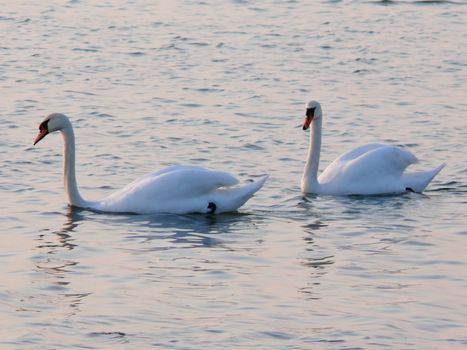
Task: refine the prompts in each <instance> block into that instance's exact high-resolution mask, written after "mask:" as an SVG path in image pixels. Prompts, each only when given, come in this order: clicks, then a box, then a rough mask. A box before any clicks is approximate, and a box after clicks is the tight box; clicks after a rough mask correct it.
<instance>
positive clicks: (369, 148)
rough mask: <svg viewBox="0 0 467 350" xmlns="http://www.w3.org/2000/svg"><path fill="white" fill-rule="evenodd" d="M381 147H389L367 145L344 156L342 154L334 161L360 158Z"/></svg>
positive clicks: (376, 144)
mask: <svg viewBox="0 0 467 350" xmlns="http://www.w3.org/2000/svg"><path fill="white" fill-rule="evenodd" d="M381 147H388V146H387V145H384V144H382V143H367V144H366V145H361V146H358V147H355V148H354V149H352V150H350V151H348V152H345V153H344V154H341V155H340V156H339V157H337V158H336V159H335V160H334V162H341V161H347V160H351V159H355V158H358V157H360V156H361V155H362V154H365V153H367V152H369V151H372V150H374V149H377V148H381Z"/></svg>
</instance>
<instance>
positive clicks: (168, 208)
mask: <svg viewBox="0 0 467 350" xmlns="http://www.w3.org/2000/svg"><path fill="white" fill-rule="evenodd" d="M54 131H60V132H61V134H62V136H63V141H64V180H65V192H66V194H67V196H68V203H69V204H70V205H71V206H75V207H80V208H87V209H92V210H96V211H101V212H114V213H135V214H149V213H173V214H188V213H208V214H209V213H223V212H230V211H235V210H237V209H238V208H239V207H241V206H242V205H243V204H244V203H245V202H246V201H247V200H248V199H250V198H251V197H252V196H253V194H254V193H255V192H256V191H258V190H259V189H260V188H261V187H262V186H263V184H264V183H265V182H266V180H267V178H268V176H267V175H265V176H263V177H261V178H260V179H259V180H257V181H256V182H252V183H249V184H246V185H244V186H236V187H232V186H235V185H237V184H238V180H237V179H236V178H234V177H233V176H232V175H230V174H228V173H226V172H223V171H213V170H208V169H204V168H201V167H198V166H183V165H173V166H169V167H167V168H164V169H162V170H159V171H156V172H153V173H150V174H148V175H146V176H143V177H141V178H139V179H137V180H135V181H133V182H132V183H130V184H128V185H127V186H126V187H124V188H122V189H121V190H119V191H117V192H115V193H113V194H111V195H109V196H108V197H105V198H104V199H102V200H99V201H88V200H86V199H84V198H83V197H82V196H81V195H80V193H79V190H78V184H77V182H76V175H75V137H74V133H73V127H72V125H71V122H70V120H69V119H68V117H67V116H66V115H64V114H61V113H53V114H50V115H48V116H47V117H45V118H44V120H43V121H42V122H41V123H40V125H39V134H38V135H37V137H36V139H35V140H34V145H36V144H37V143H38V142H39V141H40V140H42V139H43V138H44V137H45V136H47V135H48V134H49V133H52V132H54Z"/></svg>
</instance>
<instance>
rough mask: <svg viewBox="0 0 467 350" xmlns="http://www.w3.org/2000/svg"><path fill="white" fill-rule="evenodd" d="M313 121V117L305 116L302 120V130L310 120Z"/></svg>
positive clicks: (305, 128) (308, 124) (306, 127)
mask: <svg viewBox="0 0 467 350" xmlns="http://www.w3.org/2000/svg"><path fill="white" fill-rule="evenodd" d="M312 121H313V117H310V116H306V117H305V120H304V121H303V127H302V129H303V130H307V129H308V128H309V127H310V124H311V122H312Z"/></svg>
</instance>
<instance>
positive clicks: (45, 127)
mask: <svg viewBox="0 0 467 350" xmlns="http://www.w3.org/2000/svg"><path fill="white" fill-rule="evenodd" d="M39 130H41V131H42V130H47V131H48V130H49V120H44V121H43V122H42V123H40V125H39Z"/></svg>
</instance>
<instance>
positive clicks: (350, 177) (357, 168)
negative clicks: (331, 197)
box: [319, 144, 417, 194]
mask: <svg viewBox="0 0 467 350" xmlns="http://www.w3.org/2000/svg"><path fill="white" fill-rule="evenodd" d="M371 145H375V144H371ZM364 149H365V148H364V147H361V148H360V150H359V152H355V154H356V153H360V155H358V156H357V157H354V158H351V159H346V158H345V157H340V158H339V159H340V161H334V162H333V163H332V164H331V165H330V166H329V167H328V168H326V169H325V170H324V172H323V173H322V174H321V176H320V177H319V182H320V184H322V185H323V189H324V192H329V193H332V194H382V193H400V192H404V191H405V186H404V184H403V182H402V173H403V172H404V170H405V169H406V168H407V167H408V166H409V165H410V164H413V163H415V162H417V158H416V157H415V156H414V155H413V154H412V153H410V152H409V151H407V150H405V149H402V148H399V147H395V146H385V145H380V146H378V147H371V146H370V147H368V151H367V152H363V150H364Z"/></svg>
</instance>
